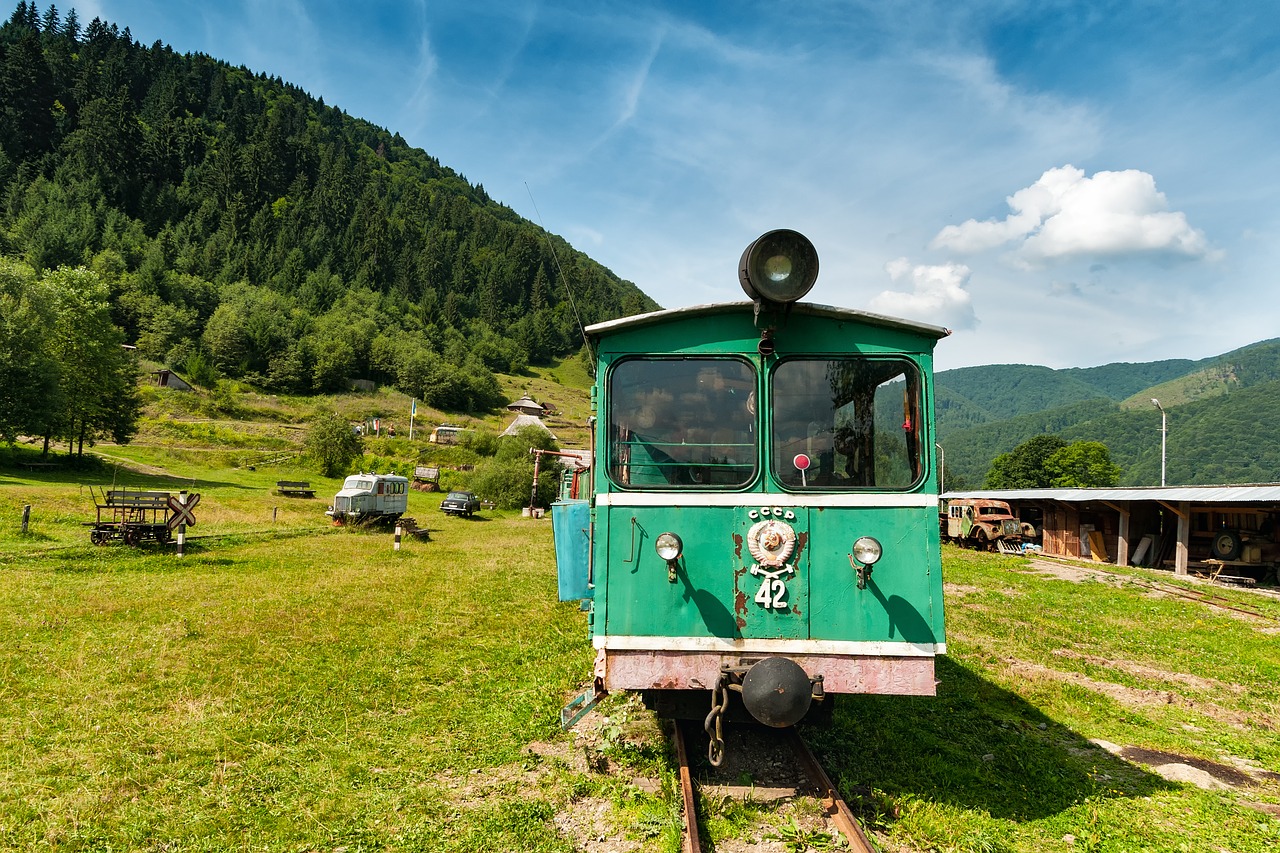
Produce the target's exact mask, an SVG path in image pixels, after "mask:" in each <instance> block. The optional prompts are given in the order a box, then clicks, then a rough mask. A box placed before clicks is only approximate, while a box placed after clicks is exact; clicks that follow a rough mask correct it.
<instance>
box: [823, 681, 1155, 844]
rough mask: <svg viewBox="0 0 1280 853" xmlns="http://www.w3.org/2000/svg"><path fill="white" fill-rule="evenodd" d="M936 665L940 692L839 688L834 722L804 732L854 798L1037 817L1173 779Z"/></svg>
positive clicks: (1143, 791) (1138, 793) (1151, 789)
mask: <svg viewBox="0 0 1280 853" xmlns="http://www.w3.org/2000/svg"><path fill="white" fill-rule="evenodd" d="M936 665H937V676H938V679H939V681H940V682H941V683H940V684H939V686H938V695H937V696H935V697H920V696H841V697H840V702H838V703H837V705H836V712H835V719H834V721H833V723H832V725H831V727H830V728H827V729H816V730H810V731H809V732H806V738H807V739H808V740H810V742H811V743H813V744H814V747H815V749H816V751H817V752H818V753H819V755H820V758H821V760H822V761H823V764H824V766H825V767H826V768H827V770H828V772H829V773H830V774H831V776H832V778H833V779H835V780H836V783H837V785H839V787H840V789H841V790H842V791H843V793H844V794H845V795H846V796H848V797H849V798H850V801H851V802H852V801H856V800H857V799H858V797H857V796H855V794H856V793H857V792H858V791H859V790H866V789H874V790H878V791H883V792H885V793H886V794H887V795H889V797H890V798H899V797H912V798H920V799H924V800H929V801H933V802H939V803H947V804H951V805H953V806H955V807H957V808H962V809H972V810H978V811H984V812H986V813H988V814H990V815H991V816H992V817H993V818H997V819H1008V820H1030V819H1037V818H1042V817H1047V816H1050V815H1054V814H1057V813H1059V812H1061V811H1063V810H1066V809H1069V808H1071V807H1072V806H1075V805H1078V804H1079V803H1081V802H1083V801H1084V800H1086V799H1087V798H1089V797H1098V796H1111V797H1142V796H1147V795H1150V794H1153V793H1155V792H1157V791H1161V790H1164V789H1167V788H1169V787H1171V783H1169V782H1166V781H1165V780H1163V779H1161V778H1160V777H1159V776H1156V775H1154V774H1151V773H1149V772H1147V771H1145V770H1143V769H1141V768H1139V767H1137V766H1135V765H1133V764H1131V763H1129V762H1127V761H1125V760H1123V759H1121V758H1118V757H1116V756H1113V755H1111V754H1109V753H1107V752H1105V751H1103V750H1101V749H1099V748H1096V747H1093V746H1092V745H1091V744H1089V743H1088V742H1087V739H1086V738H1085V737H1084V736H1082V735H1080V734H1079V733H1077V732H1075V731H1072V730H1071V729H1070V728H1068V727H1066V726H1064V725H1062V724H1061V723H1059V722H1056V721H1054V720H1053V719H1051V718H1049V717H1047V716H1046V715H1045V714H1044V713H1043V712H1041V711H1040V710H1039V709H1038V708H1036V707H1035V706H1034V705H1031V704H1029V703H1028V702H1026V701H1025V700H1024V699H1022V697H1020V696H1018V695H1017V694H1015V693H1011V692H1009V691H1008V690H1005V689H1003V688H1001V687H998V686H996V685H995V684H993V683H991V682H989V681H987V680H985V679H983V678H981V677H980V676H978V675H977V674H975V673H974V672H972V671H971V670H969V669H967V668H966V667H964V666H963V665H962V664H960V663H957V662H956V661H955V660H953V659H951V658H944V657H939V658H938V659H937V664H936Z"/></svg>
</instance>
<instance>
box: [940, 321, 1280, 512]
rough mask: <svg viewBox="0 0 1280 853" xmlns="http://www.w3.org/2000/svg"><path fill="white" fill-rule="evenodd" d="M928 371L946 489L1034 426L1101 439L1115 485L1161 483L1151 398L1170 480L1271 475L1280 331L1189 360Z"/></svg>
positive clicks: (1279, 417)
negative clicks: (1163, 416) (1164, 422)
mask: <svg viewBox="0 0 1280 853" xmlns="http://www.w3.org/2000/svg"><path fill="white" fill-rule="evenodd" d="M936 380H937V394H936V400H935V404H936V410H937V419H938V437H939V442H940V443H941V444H942V446H943V448H944V453H945V460H946V461H945V464H946V469H947V471H946V474H947V480H948V481H949V482H948V483H947V484H944V485H946V486H947V487H948V488H951V487H956V488H959V487H965V488H976V487H978V486H980V485H981V484H982V480H983V478H984V477H985V475H986V472H987V469H988V468H989V467H990V463H991V460H992V459H993V458H994V457H995V456H997V455H999V454H1001V453H1006V452H1008V451H1010V450H1012V449H1013V448H1014V447H1016V446H1017V445H1018V444H1020V443H1022V442H1023V441H1026V440H1027V439H1028V438H1031V437H1033V436H1036V435H1040V434H1043V433H1052V434H1056V435H1060V436H1062V437H1063V438H1065V439H1067V440H1068V441H1083V440H1087V441H1101V442H1102V443H1103V444H1105V445H1107V447H1108V448H1109V449H1110V451H1111V456H1112V459H1113V461H1115V462H1116V463H1117V464H1118V465H1120V466H1121V468H1122V469H1123V471H1124V474H1123V477H1122V483H1123V484H1124V485H1159V483H1160V413H1159V412H1158V411H1157V410H1156V408H1155V406H1154V405H1153V404H1152V403H1151V399H1152V398H1153V397H1154V398H1156V399H1159V400H1160V404H1161V405H1162V406H1163V407H1164V409H1165V411H1166V412H1167V413H1168V430H1169V432H1168V451H1167V468H1168V470H1167V483H1168V484H1170V485H1178V484H1220V483H1253V482H1275V481H1280V338H1276V339H1270V340H1265V341H1259V342H1258V343H1254V344H1250V345H1248V346H1245V347H1241V348H1239V349H1235V350H1232V351H1230V352H1227V353H1224V354H1222V355H1218V356H1212V357H1210V358H1204V359H1200V360H1198V361H1195V360H1190V359H1168V360H1164V361H1155V362H1144V363H1133V364H1129V363H1115V364H1106V365H1101V366H1099V367H1090V368H1068V369H1062V370H1054V369H1052V368H1048V367H1041V366H1036V365H1026V364H994V365H984V366H980V367H964V368H958V369H955V370H945V371H941V372H940V373H938V374H937V376H936ZM1273 448H1274V449H1273Z"/></svg>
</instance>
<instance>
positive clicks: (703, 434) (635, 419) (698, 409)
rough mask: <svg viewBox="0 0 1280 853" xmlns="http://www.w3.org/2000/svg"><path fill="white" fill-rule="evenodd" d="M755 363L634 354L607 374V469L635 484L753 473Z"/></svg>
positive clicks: (741, 479) (744, 477)
mask: <svg viewBox="0 0 1280 853" xmlns="http://www.w3.org/2000/svg"><path fill="white" fill-rule="evenodd" d="M755 387H756V379H755V370H754V368H753V367H752V366H751V364H750V363H749V362H746V361H743V360H741V359H735V358H634V359H628V360H626V361H623V362H621V363H619V364H618V365H617V366H616V367H614V368H613V371H612V373H611V374H610V377H609V451H608V457H609V476H610V477H611V478H612V479H613V481H614V482H615V483H617V484H619V485H621V486H630V487H635V488H654V487H657V488H682V487H687V488H708V487H710V488H734V487H740V486H745V485H747V484H748V483H750V482H751V481H752V480H753V479H754V478H755V473H756V460H757V458H758V455H759V454H758V451H757V447H756V405H755Z"/></svg>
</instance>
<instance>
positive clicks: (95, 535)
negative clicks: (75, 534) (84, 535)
mask: <svg viewBox="0 0 1280 853" xmlns="http://www.w3.org/2000/svg"><path fill="white" fill-rule="evenodd" d="M109 538H110V537H109V536H108V535H107V531H105V530H90V531H89V541H90V542H92V543H93V544H94V545H106V544H107V539H109Z"/></svg>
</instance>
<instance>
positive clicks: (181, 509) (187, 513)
mask: <svg viewBox="0 0 1280 853" xmlns="http://www.w3.org/2000/svg"><path fill="white" fill-rule="evenodd" d="M198 503H200V495H198V494H190V495H187V502H186V504H183V503H182V501H181V500H179V496H178V495H170V496H169V511H170V513H171V515H170V516H169V521H168V522H167V523H168V525H169V529H170V530H173V529H174V528H176V527H177V526H178V525H180V524H185V525H187V526H188V527H193V526H195V523H196V516H195V508H196V504H198Z"/></svg>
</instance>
